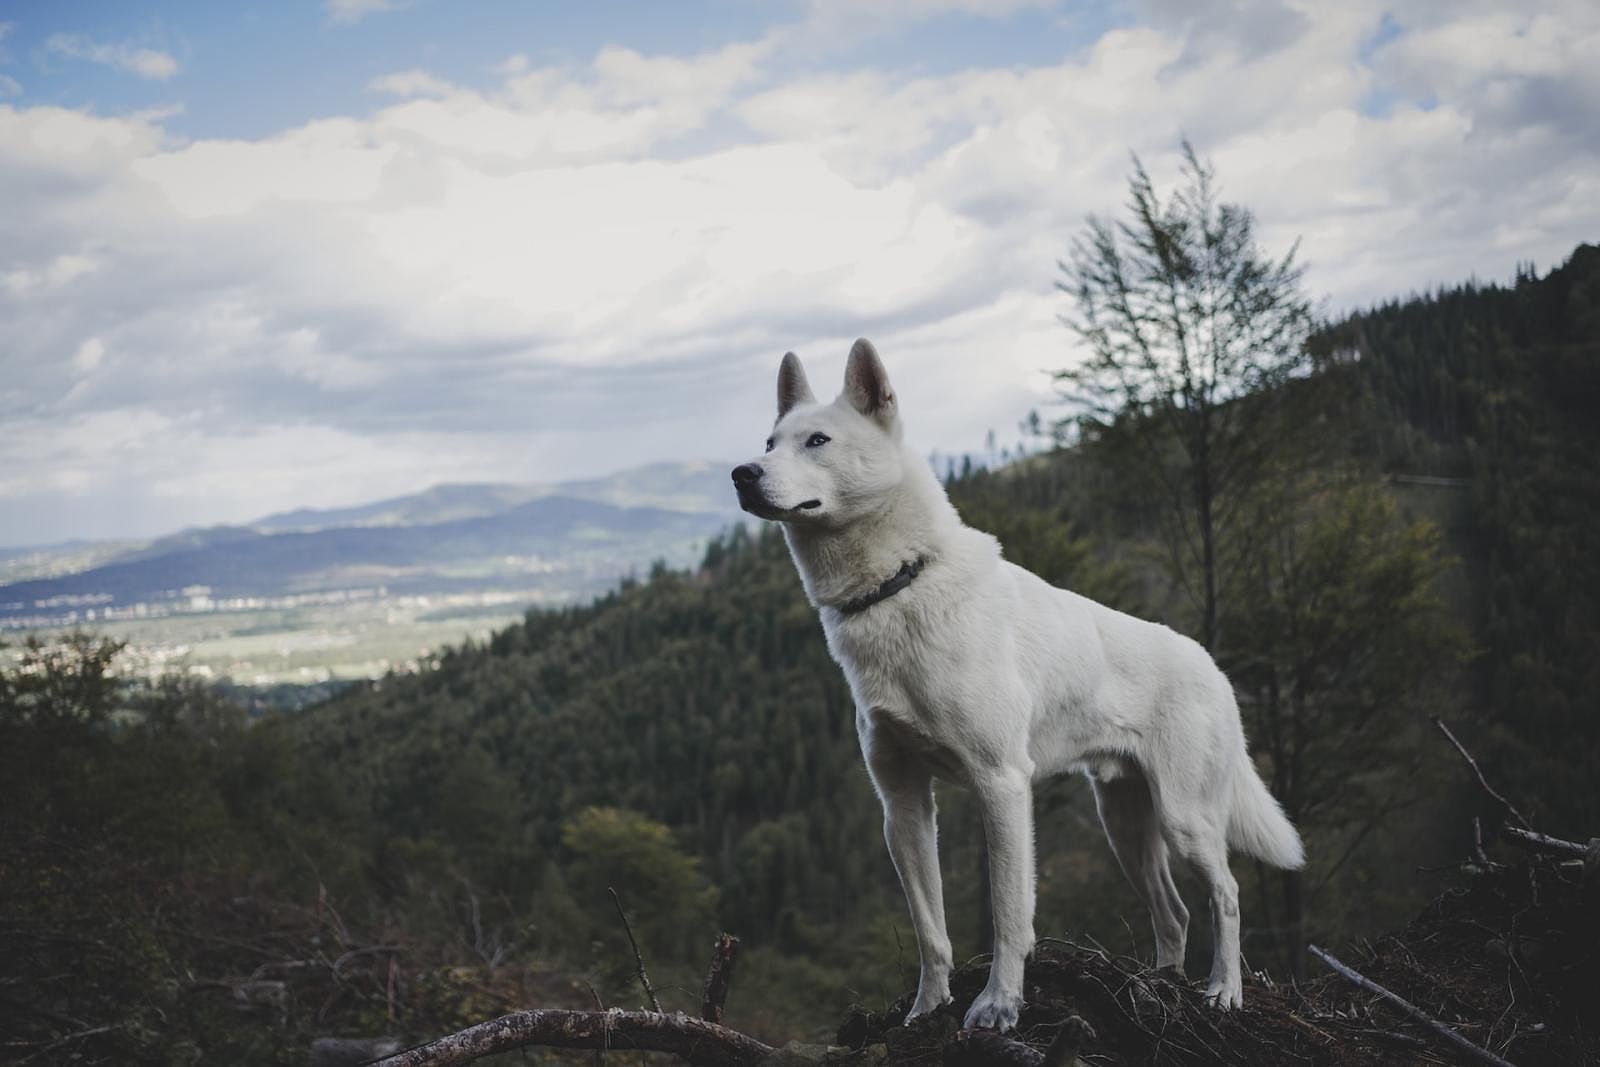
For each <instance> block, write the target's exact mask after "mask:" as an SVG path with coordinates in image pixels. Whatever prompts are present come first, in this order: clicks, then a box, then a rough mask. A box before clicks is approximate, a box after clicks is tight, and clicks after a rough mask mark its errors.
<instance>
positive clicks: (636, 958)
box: [606, 886, 661, 1012]
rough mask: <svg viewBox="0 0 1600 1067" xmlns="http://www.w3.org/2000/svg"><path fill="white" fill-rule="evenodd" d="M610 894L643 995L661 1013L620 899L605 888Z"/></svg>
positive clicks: (615, 892)
mask: <svg viewBox="0 0 1600 1067" xmlns="http://www.w3.org/2000/svg"><path fill="white" fill-rule="evenodd" d="M606 888H607V889H608V890H610V892H611V902H612V903H613V904H615V905H616V906H617V915H618V916H619V917H620V918H621V919H622V928H623V929H624V930H626V931H627V932H628V944H630V945H632V946H633V962H634V964H635V965H636V966H637V967H638V968H639V984H640V985H642V986H644V991H645V995H646V996H648V997H649V998H650V1006H651V1007H652V1008H654V1009H655V1010H656V1011H657V1012H660V1011H661V1001H660V1000H658V999H656V991H655V988H654V987H653V986H651V985H650V976H649V975H648V974H645V973H644V957H643V956H641V955H639V942H637V941H635V940H634V939H633V926H632V924H630V923H629V922H628V914H627V912H625V911H623V910H622V898H621V897H619V896H617V891H616V889H614V888H612V887H611V886H607V887H606Z"/></svg>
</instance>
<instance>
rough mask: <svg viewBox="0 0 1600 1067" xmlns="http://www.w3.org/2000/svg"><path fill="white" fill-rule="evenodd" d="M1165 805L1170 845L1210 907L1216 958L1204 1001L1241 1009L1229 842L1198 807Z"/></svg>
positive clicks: (1235, 902)
mask: <svg viewBox="0 0 1600 1067" xmlns="http://www.w3.org/2000/svg"><path fill="white" fill-rule="evenodd" d="M1162 799H1163V801H1164V802H1163V803H1162V805H1161V809H1160V810H1161V814H1162V823H1163V830H1164V831H1165V835H1166V838H1167V843H1168V844H1169V845H1170V846H1171V847H1172V849H1173V850H1174V851H1175V852H1177V853H1178V855H1179V856H1181V857H1182V858H1183V859H1184V860H1186V861H1187V862H1188V863H1189V864H1190V866H1192V867H1193V868H1194V871H1195V873H1196V874H1198V875H1199V876H1200V880H1201V881H1202V882H1203V883H1204V884H1205V887H1206V893H1207V896H1208V897H1209V898H1210V903H1211V934H1212V957H1211V978H1210V981H1209V982H1208V983H1207V985H1206V999H1207V1000H1208V1001H1210V1002H1211V1003H1213V1004H1215V1005H1217V1006H1218V1007H1221V1008H1237V1007H1240V1006H1241V1005H1242V1004H1243V1003H1244V985H1243V982H1242V980H1241V978H1240V974H1239V883H1238V882H1236V881H1234V878H1233V872H1232V871H1230V870H1229V869H1228V842H1227V837H1226V827H1225V825H1224V822H1223V821H1222V820H1207V819H1205V818H1204V817H1203V816H1201V815H1200V814H1198V812H1199V810H1200V809H1199V806H1198V805H1196V806H1195V807H1194V808H1189V809H1186V810H1185V809H1184V808H1183V807H1182V806H1181V805H1178V804H1173V803H1166V802H1165V801H1167V800H1169V799H1170V798H1165V797H1163V798H1162Z"/></svg>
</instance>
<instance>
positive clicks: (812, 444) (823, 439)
mask: <svg viewBox="0 0 1600 1067" xmlns="http://www.w3.org/2000/svg"><path fill="white" fill-rule="evenodd" d="M831 440H833V438H831V437H829V436H828V435H827V434H825V433H814V434H812V435H811V436H810V437H808V438H806V447H807V448H821V447H822V446H823V445H825V444H827V443H828V442H829V441H831Z"/></svg>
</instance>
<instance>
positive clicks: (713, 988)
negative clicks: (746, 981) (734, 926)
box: [700, 933, 739, 1023]
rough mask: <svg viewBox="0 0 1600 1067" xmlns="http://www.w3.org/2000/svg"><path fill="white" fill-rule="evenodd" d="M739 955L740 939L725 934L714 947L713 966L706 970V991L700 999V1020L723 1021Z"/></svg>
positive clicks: (712, 952) (712, 953)
mask: <svg viewBox="0 0 1600 1067" xmlns="http://www.w3.org/2000/svg"><path fill="white" fill-rule="evenodd" d="M738 955H739V939H738V938H737V937H734V936H733V935H732V934H730V933H723V934H722V935H721V936H719V937H718V938H717V941H716V944H715V945H714V946H712V951H711V966H709V967H708V968H706V984H705V989H704V990H703V991H702V993H701V997H700V1018H702V1019H704V1020H706V1021H707V1022H712V1023H720V1022H721V1021H722V1009H723V1005H724V1004H726V1003H727V1001H728V986H729V985H730V984H731V983H732V982H733V962H734V959H735V958H736V957H737V956H738Z"/></svg>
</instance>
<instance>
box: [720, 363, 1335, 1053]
mask: <svg viewBox="0 0 1600 1067" xmlns="http://www.w3.org/2000/svg"><path fill="white" fill-rule="evenodd" d="M733 480H734V483H735V485H736V486H737V488H738V493H739V503H740V505H741V506H742V507H743V508H744V509H745V510H746V511H748V512H750V513H751V514H754V515H758V516H760V517H761V518H764V519H773V520H776V521H778V522H781V523H783V532H784V536H785V538H786V539H787V540H788V543H789V551H790V554H791V555H792V556H793V557H794V562H795V566H796V567H797V568H798V569H799V572H800V579H801V581H802V582H803V583H804V585H805V590H806V595H807V596H808V597H809V598H810V600H811V603H812V604H813V605H815V606H816V608H817V610H818V612H819V614H820V615H821V617H822V628H823V632H824V633H825V634H826V635H827V640H828V649H829V651H831V652H832V654H833V657H834V659H835V660H837V661H838V663H839V666H840V667H842V668H843V669H844V674H845V677H846V679H847V680H848V681H849V683H850V690H851V693H852V694H853V696H854V698H855V703H856V730H857V732H858V733H859V735H860V738H861V751H862V754H863V755H864V756H865V757H866V763H867V768H868V770H869V772H870V773H871V776H872V782H873V785H874V786H875V787H876V789H877V791H878V796H879V797H880V798H881V799H882V801H883V815H884V837H885V838H886V839H887V841H888V845H889V854H890V856H891V857H892V858H893V860H894V865H895V869H896V870H897V871H898V872H899V874H900V883H901V886H902V887H903V888H904V890H905V895H906V903H907V904H908V905H909V907H910V910H911V920H912V923H913V925H914V926H915V928H916V934H917V948H918V951H919V952H920V953H921V957H922V973H921V980H920V982H919V984H918V986H917V999H916V1002H915V1003H914V1004H913V1005H912V1007H911V1013H910V1015H911V1016H917V1015H920V1014H922V1013H923V1012H926V1011H931V1010H932V1009H934V1008H936V1007H938V1006H939V1005H941V1004H945V1003H948V1002H949V1000H950V982H949V978H950V968H951V957H950V938H949V936H948V935H947V934H946V932H945V922H944V892H943V888H942V886H941V884H940V880H939V856H938V850H937V841H936V831H935V827H934V803H933V789H932V780H933V778H934V776H938V777H939V778H941V779H943V780H947V781H953V782H958V783H961V784H962V785H965V786H967V787H969V788H971V789H972V790H973V791H974V792H975V793H976V794H977V798H978V801H979V805H980V807H981V810H982V813H983V825H984V832H985V833H986V834H987V835H988V842H989V864H990V866H989V877H990V888H991V896H992V900H993V904H994V935H995V939H994V963H993V965H992V966H991V968H990V970H989V981H988V984H987V985H986V986H985V987H984V990H983V992H982V993H981V994H979V996H978V999H977V1000H976V1001H974V1002H973V1004H972V1007H971V1008H970V1009H969V1010H968V1012H967V1014H966V1025H967V1026H990V1027H998V1028H999V1029H1001V1030H1007V1029H1010V1028H1011V1027H1013V1026H1014V1025H1015V1024H1016V1021H1017V1013H1018V1011H1019V1009H1020V1008H1021V1006H1022V974H1023V961H1024V960H1025V959H1026V958H1027V956H1028V953H1029V952H1030V951H1031V950H1032V948H1033V910H1034V888H1035V877H1036V876H1035V870H1034V858H1033V795H1032V789H1033V783H1034V781H1035V780H1037V779H1041V778H1044V777H1046V776H1049V775H1055V774H1060V773H1063V772H1066V771H1071V770H1079V771H1083V772H1084V773H1086V774H1087V775H1089V777H1090V779H1091V782H1092V784H1093V788H1094V795H1095V800H1096V802H1097V804H1098V806H1099V810H1100V819H1101V822H1102V823H1103V824H1104V826H1105V830H1106V836H1107V837H1108V838H1109V839H1110V841H1111V848H1112V851H1113V852H1115V853H1116V856H1117V859H1118V861H1119V862H1120V863H1121V865H1122V869H1123V871H1124V872H1125V873H1126V874H1127V876H1128V879H1129V881H1131V882H1132V883H1133V886H1134V888H1135V889H1136V890H1137V891H1138V893H1139V896H1140V897H1141V898H1142V899H1143V900H1144V902H1145V904H1146V905H1147V906H1148V907H1149V909H1150V912H1151V915H1152V917H1153V921H1154V926H1155V939H1156V963H1157V965H1158V966H1163V967H1179V968H1181V967H1182V965H1183V956H1184V941H1185V937H1186V936H1187V930H1188V921H1189V913H1188V909H1187V908H1185V907H1184V904H1183V901H1182V899H1180V897H1179V896H1178V891H1177V887H1176V886H1175V885H1174V884H1173V880H1172V874H1171V872H1170V870H1169V869H1168V857H1169V854H1170V853H1176V854H1177V856H1178V857H1179V858H1180V859H1182V860H1184V861H1187V862H1188V863H1189V864H1190V865H1191V866H1192V867H1193V869H1194V870H1195V872H1196V873H1197V874H1198V876H1199V877H1200V879H1201V881H1202V882H1203V883H1204V884H1205V887H1206V890H1207V893H1208V894H1209V897H1210V904H1211V923H1212V929H1213V930H1214V932H1215V946H1214V955H1213V962H1212V966H1211V979H1210V984H1209V985H1208V987H1207V996H1208V997H1209V998H1210V999H1211V1000H1212V1001H1213V1002H1214V1003H1216V1004H1218V1005H1220V1006H1222V1007H1237V1006H1239V1004H1240V1003H1241V1002H1242V990H1241V986H1240V977H1239V887H1238V883H1237V882H1235V881H1234V879H1233V875H1232V873H1231V872H1230V871H1229V870H1228V846H1229V845H1230V844H1231V845H1233V846H1235V847H1237V848H1239V849H1242V850H1243V851H1245V852H1247V853H1249V854H1251V855H1253V856H1256V857H1259V858H1260V859H1263V860H1265V861H1267V862H1268V863H1271V864H1274V865H1276V866H1279V867H1285V868H1294V867H1299V866H1300V865H1301V864H1302V863H1303V861H1304V855H1303V852H1302V850H1301V845H1300V838H1299V835H1298V834H1297V833H1296V832H1295V830H1294V827H1293V826H1291V825H1290V824H1289V821H1288V819H1287V818H1285V817H1284V814H1283V810H1282V809H1281V808H1280V807H1279V806H1278V804H1277V801H1275V800H1274V799H1273V798H1272V795H1271V794H1270V793H1269V792H1268V791H1267V787H1266V786H1265V784H1263V783H1262V781H1261V778H1260V777H1259V776H1258V775H1257V774H1256V771H1255V768H1254V766H1253V765H1252V764H1251V762H1250V757H1249V755H1248V754H1247V752H1246V750H1245V742H1244V732H1243V730H1242V729H1241V727H1240V724H1239V712H1238V706H1237V705H1236V704H1235V702H1234V695H1233V689H1232V687H1231V686H1230V685H1229V683H1228V680H1227V678H1225V677H1224V676H1223V674H1222V672H1221V671H1220V670H1218V669H1217V666H1216V664H1215V663H1214V662H1213V661H1212V659H1211V657H1210V655H1208V654H1207V653H1206V651H1205V649H1203V648H1201V647H1200V645H1198V644H1196V643H1195V642H1194V641H1191V640H1189V639H1188V638H1187V637H1183V636H1181V635H1179V634H1176V633H1174V632H1173V631H1171V630H1169V629H1167V628H1166V627H1165V626H1160V625H1157V624H1155V623H1150V622H1144V621H1142V620H1140V619H1136V618H1133V617H1132V616H1130V615H1124V614H1122V613H1121V612H1117V611H1113V610H1111V609H1110V608H1107V607H1105V606H1104V605H1101V604H1097V603H1095V602H1094V601H1092V600H1087V599H1085V598H1084V597H1081V596H1078V595H1077V594H1075V593H1072V592H1069V591H1067V590H1064V589H1057V588H1055V587H1054V586H1051V585H1049V584H1047V583H1046V582H1045V581H1043V580H1042V579H1040V578H1038V577H1036V576H1035V575H1033V574H1031V573H1029V572H1028V571H1025V570H1023V569H1022V568H1021V567H1018V566H1016V565H1015V564H1012V563H1008V562H1006V561H1005V560H1004V559H1002V558H1001V555H1000V546H999V545H998V544H997V543H996V542H995V539H994V538H992V537H990V536H989V535H988V534H985V533H981V532H979V531H977V530H974V529H972V528H970V527H968V526H965V525H963V524H962V522H961V519H960V517H959V516H958V515H957V514H956V511H955V509H954V507H952V506H951V504H950V502H949V500H948V499H947V498H946V496H945V493H944V489H943V487H942V486H941V485H940V484H939V481H938V479H937V478H936V477H935V476H934V474H933V472H932V470H930V469H929V467H928V465H927V463H926V462H924V461H923V460H922V459H921V458H920V457H918V456H917V455H916V454H915V453H913V452H912V451H911V450H910V449H908V448H907V447H906V446H905V445H904V444H903V443H902V427H901V421H900V409H899V404H898V403H897V401H896V398H895V393H894V391H893V390H892V389H891V388H890V386H889V378H888V375H887V374H886V373H885V371H884V368H883V363H882V362H881V361H880V360H879V359H878V354H877V352H876V351H874V350H873V348H872V346H871V345H870V344H869V343H867V342H866V341H864V340H863V341H857V342H856V344H855V346H854V347H853V348H852V349H851V350H850V358H849V361H848V363H847V365H846V367H845V375H844V391H843V392H842V393H841V394H840V396H839V397H838V399H836V400H835V401H834V402H833V403H831V404H820V403H818V402H817V400H816V399H815V398H814V397H813V396H812V393H811V388H810V386H809V385H808V384H807V382H806V376H805V371H804V370H803V369H802V368H801V366H800V361H799V360H798V359H797V358H795V356H794V354H793V353H790V354H789V355H786V356H784V358H783V365H782V366H781V367H780V368H779V370H778V420H777V424H776V425H775V426H774V428H773V431H772V436H771V437H770V438H769V439H768V440H767V451H766V455H765V456H763V457H761V458H759V459H756V460H753V461H751V462H749V463H745V464H742V465H740V466H739V467H738V468H736V469H735V470H734V472H733Z"/></svg>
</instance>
